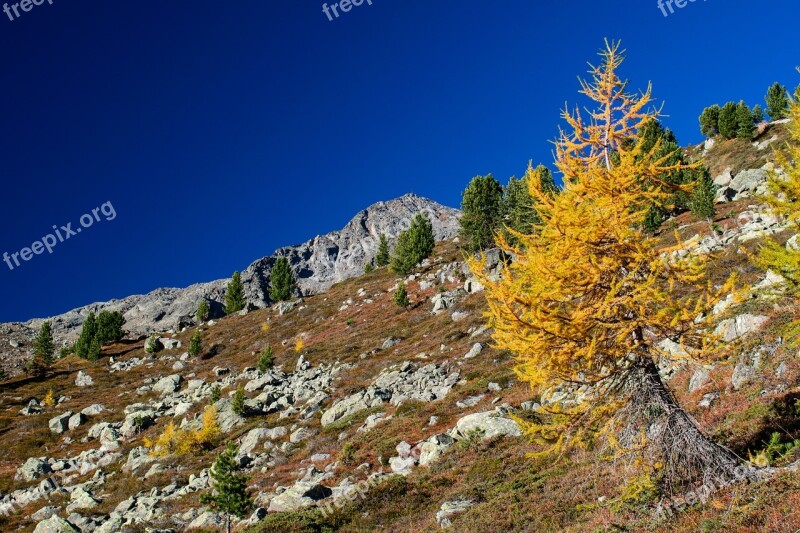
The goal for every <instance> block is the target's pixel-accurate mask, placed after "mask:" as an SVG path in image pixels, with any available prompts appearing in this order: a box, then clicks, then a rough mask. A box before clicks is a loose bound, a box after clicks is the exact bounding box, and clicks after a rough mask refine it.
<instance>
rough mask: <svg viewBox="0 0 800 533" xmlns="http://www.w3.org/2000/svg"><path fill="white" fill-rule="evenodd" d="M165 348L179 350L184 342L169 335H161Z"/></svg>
mask: <svg viewBox="0 0 800 533" xmlns="http://www.w3.org/2000/svg"><path fill="white" fill-rule="evenodd" d="M158 340H159V341H161V345H162V346H163V347H164V349H165V350H177V349H178V348H180V347H181V346H183V344H182V343H181V341H179V340H178V339H170V338H168V337H161V338H159V339H158Z"/></svg>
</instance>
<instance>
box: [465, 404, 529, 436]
mask: <svg viewBox="0 0 800 533" xmlns="http://www.w3.org/2000/svg"><path fill="white" fill-rule="evenodd" d="M474 432H480V433H481V436H482V438H484V439H490V438H492V437H497V436H510V437H521V436H522V429H521V428H520V427H519V424H517V423H516V422H515V421H514V420H511V419H510V418H505V417H503V416H500V415H499V414H498V413H497V411H487V412H483V413H473V414H471V415H467V416H465V417H463V418H461V419H459V421H458V422H456V425H455V427H454V428H453V429H452V430H451V431H450V436H452V437H453V438H454V439H456V440H459V439H463V438H467V437H469V436H470V435H472V434H474Z"/></svg>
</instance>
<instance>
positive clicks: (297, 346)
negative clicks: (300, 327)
mask: <svg viewBox="0 0 800 533" xmlns="http://www.w3.org/2000/svg"><path fill="white" fill-rule="evenodd" d="M305 346H306V343H304V342H303V339H297V342H295V343H294V351H295V352H299V351H300V350H302V349H303V348H305Z"/></svg>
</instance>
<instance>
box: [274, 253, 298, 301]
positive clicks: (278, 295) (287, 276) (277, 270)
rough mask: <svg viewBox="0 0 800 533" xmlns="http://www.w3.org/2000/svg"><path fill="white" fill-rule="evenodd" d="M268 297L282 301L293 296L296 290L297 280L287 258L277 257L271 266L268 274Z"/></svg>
mask: <svg viewBox="0 0 800 533" xmlns="http://www.w3.org/2000/svg"><path fill="white" fill-rule="evenodd" d="M269 284H270V285H269V297H270V299H271V300H272V301H273V302H284V301H286V300H289V299H291V298H292V296H294V294H295V292H296V291H297V282H295V279H294V273H293V272H292V268H291V267H290V266H289V260H288V259H287V258H285V257H279V258H278V259H277V260H276V261H275V265H274V266H273V267H272V272H271V273H270V275H269Z"/></svg>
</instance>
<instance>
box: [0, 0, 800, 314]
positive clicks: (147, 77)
mask: <svg viewBox="0 0 800 533" xmlns="http://www.w3.org/2000/svg"><path fill="white" fill-rule="evenodd" d="M322 4H323V2H319V1H310V0H285V1H275V0H266V1H265V0H240V1H237V2H221V1H216V2H210V1H207V0H195V1H194V2H191V3H189V2H156V1H154V0H141V1H138V2H101V1H99V0H91V1H89V0H87V1H84V2H68V1H65V0H52V4H49V3H48V0H44V3H43V4H42V5H40V6H32V9H31V10H30V11H29V12H22V11H20V10H19V9H18V12H19V13H20V16H19V17H15V18H14V20H13V21H12V20H9V18H8V16H7V15H4V14H2V13H0V47H1V49H2V54H0V67H1V68H2V74H3V78H2V79H3V86H4V87H3V99H2V104H0V113H2V119H1V121H0V161H2V180H3V181H2V184H3V187H2V191H3V194H2V209H0V224H2V228H3V230H2V239H1V240H0V254H1V253H3V252H6V253H9V254H11V253H13V252H19V251H20V250H21V249H22V248H23V247H30V245H31V243H33V242H34V241H36V240H39V239H41V238H42V237H43V236H44V235H46V234H48V233H50V232H52V231H53V230H52V226H54V225H56V226H58V227H60V226H62V225H67V223H70V222H71V223H72V228H73V229H74V228H75V227H76V226H79V225H80V224H79V222H78V221H79V218H80V217H81V215H83V214H85V213H91V210H92V209H94V208H97V207H99V206H100V205H101V204H103V203H105V202H111V204H112V205H113V207H114V211H115V212H116V218H114V220H110V221H109V220H105V218H106V217H104V216H103V214H102V213H99V217H97V218H95V223H94V224H93V225H92V226H91V228H87V229H85V230H84V231H83V232H82V233H80V234H76V235H75V236H73V237H71V238H70V239H68V240H65V241H64V242H62V243H58V244H57V245H56V246H55V247H53V253H52V254H49V253H47V251H46V250H45V251H44V252H43V253H42V254H40V255H33V257H32V258H31V259H30V260H29V261H27V262H25V261H21V263H20V266H19V267H15V268H14V270H11V269H9V268H8V267H7V265H6V264H5V263H0V298H2V301H3V302H5V304H4V305H3V307H2V309H0V321H13V320H25V319H28V318H32V317H40V316H50V315H53V314H56V313H59V312H63V311H66V310H68V309H71V308H73V307H77V306H79V305H83V304H86V303H90V302H93V301H101V300H107V299H111V298H116V297H124V296H127V295H130V294H137V293H144V292H148V291H150V290H152V289H154V288H157V287H161V286H185V285H188V284H191V283H193V282H197V281H207V280H211V279H217V278H221V277H227V276H230V274H231V273H232V272H233V271H234V270H239V269H243V268H245V267H246V266H247V265H248V264H249V263H250V262H251V261H253V260H255V259H257V258H259V257H261V256H264V255H268V254H270V253H272V252H273V251H274V249H275V248H277V247H279V246H283V245H287V244H295V243H298V242H302V241H304V240H306V239H308V238H310V237H313V236H315V235H317V234H320V233H325V232H328V231H330V230H334V229H338V228H340V227H341V226H342V225H343V224H344V223H346V222H347V220H349V219H350V218H351V217H352V216H353V215H354V214H355V213H356V212H357V211H359V210H360V209H363V208H364V207H366V206H368V205H370V204H371V203H373V202H376V201H379V200H387V199H391V198H394V197H397V196H400V195H402V194H404V193H407V192H414V193H417V194H420V195H423V196H427V197H430V198H433V199H435V200H437V201H439V202H442V203H444V204H447V205H451V206H458V205H459V203H460V194H461V191H462V190H463V188H464V186H465V185H466V183H467V182H468V181H469V179H470V178H471V177H472V176H475V175H478V174H486V173H489V172H492V173H494V175H495V176H496V177H497V178H498V179H500V180H501V181H503V182H504V181H506V180H507V179H508V177H510V176H511V175H519V174H520V173H521V172H523V171H524V168H525V166H526V164H527V161H528V160H533V161H534V163H538V162H544V163H546V164H550V163H551V162H552V156H551V144H550V142H549V141H550V140H552V139H553V138H554V136H555V134H556V132H557V127H558V125H559V110H560V108H561V107H563V105H564V103H565V102H567V101H569V102H576V101H579V100H578V95H577V89H578V85H577V76H578V75H581V74H583V73H584V72H585V71H586V62H587V61H593V60H594V59H595V58H596V52H597V50H598V49H599V48H600V47H601V46H602V43H603V39H604V38H605V37H610V38H617V39H622V40H623V45H624V47H625V48H626V49H627V50H628V58H629V59H628V61H627V63H626V65H625V66H624V70H623V74H625V75H626V76H627V77H628V78H630V80H631V83H632V87H634V88H643V87H644V86H645V85H646V83H647V82H648V81H652V82H653V87H654V94H655V96H656V97H658V98H659V99H661V100H662V101H664V102H665V107H664V111H665V113H667V114H668V115H669V117H667V118H665V122H666V123H667V125H669V126H670V127H672V128H673V129H674V130H675V131H676V133H677V135H678V138H679V140H680V141H681V142H682V143H688V142H698V141H700V140H701V139H700V134H699V132H698V127H697V116H698V115H699V113H700V111H701V110H702V108H703V107H705V106H706V105H709V104H711V103H716V102H720V103H723V102H724V101H726V100H737V101H738V100H739V99H745V100H746V101H747V102H748V103H749V104H751V105H753V104H755V103H763V95H764V93H765V92H766V88H767V87H768V85H769V84H771V83H772V82H774V81H781V82H782V83H784V84H786V85H790V86H791V87H794V86H795V85H797V84H798V83H800V76H798V75H797V74H796V73H795V71H794V67H795V66H796V65H798V64H800V45H798V44H797V38H796V36H795V35H793V32H792V30H791V28H792V27H794V25H795V24H794V22H796V21H797V20H800V5H798V3H797V2H796V1H789V0H773V1H770V2H769V3H768V6H765V3H759V2H753V1H743V0H707V1H702V2H701V1H697V2H694V3H689V4H688V5H686V7H684V8H682V9H675V13H674V14H672V15H669V16H668V17H664V16H663V14H662V12H661V11H660V10H659V8H658V6H657V4H656V0H646V1H641V0H606V1H604V2H598V1H594V2H591V1H574V2H555V1H550V2H531V1H530V0H503V1H501V2H488V1H486V0H483V1H478V0H437V1H435V2H432V1H430V0H427V1H423V0H403V1H402V2H400V1H397V0H372V5H368V4H367V3H366V1H365V3H364V4H362V5H361V6H360V7H353V8H352V9H351V10H350V11H349V12H348V13H341V11H340V17H339V18H336V19H334V20H333V21H330V20H328V17H327V16H326V15H325V14H324V13H323V10H322ZM331 4H332V2H328V5H329V7H330V5H331ZM12 5H13V2H12ZM12 13H13V11H12ZM776 23H777V24H778V26H775V24H776ZM98 218H99V219H100V221H97V219H98ZM40 251H41V250H40ZM12 265H13V263H12Z"/></svg>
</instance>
